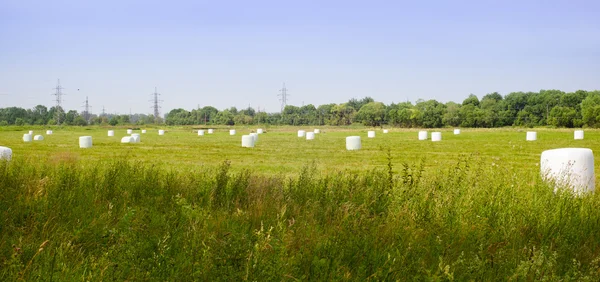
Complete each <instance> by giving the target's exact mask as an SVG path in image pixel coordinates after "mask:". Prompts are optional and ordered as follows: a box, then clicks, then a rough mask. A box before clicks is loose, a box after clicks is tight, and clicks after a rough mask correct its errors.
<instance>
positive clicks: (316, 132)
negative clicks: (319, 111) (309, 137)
mask: <svg viewBox="0 0 600 282" xmlns="http://www.w3.org/2000/svg"><path fill="white" fill-rule="evenodd" d="M313 132H314V133H315V134H319V133H321V130H320V129H318V128H316V129H315V130H313Z"/></svg>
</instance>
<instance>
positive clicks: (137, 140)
mask: <svg viewBox="0 0 600 282" xmlns="http://www.w3.org/2000/svg"><path fill="white" fill-rule="evenodd" d="M131 139H132V143H140V141H142V138H141V136H140V134H139V133H132V134H131Z"/></svg>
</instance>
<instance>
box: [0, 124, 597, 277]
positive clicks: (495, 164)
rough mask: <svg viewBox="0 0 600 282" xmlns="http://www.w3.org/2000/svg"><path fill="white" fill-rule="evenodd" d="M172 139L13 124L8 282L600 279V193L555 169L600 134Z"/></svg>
mask: <svg viewBox="0 0 600 282" xmlns="http://www.w3.org/2000/svg"><path fill="white" fill-rule="evenodd" d="M30 129H31V130H34V134H41V135H44V137H45V140H44V141H33V142H30V143H25V142H23V141H22V135H23V133H25V132H27V131H26V130H30ZM109 129H113V130H115V136H114V137H108V136H107V130H109ZM164 129H165V130H167V132H166V133H165V135H164V136H159V135H158V128H147V130H148V131H147V133H146V134H142V135H141V143H135V144H121V143H120V140H121V137H123V136H126V135H127V134H126V128H100V127H91V128H80V127H69V128H52V130H53V131H54V134H52V135H49V136H46V135H45V134H44V133H45V131H46V128H36V127H32V128H15V127H7V128H0V146H7V147H10V148H12V150H13V159H12V160H11V161H10V162H6V161H1V162H0V281H17V280H25V281H29V280H33V281H453V280H456V281H497V280H508V281H600V240H599V238H600V212H599V211H600V196H599V195H598V193H588V194H585V195H581V196H577V195H573V194H572V193H570V192H569V191H568V190H559V191H558V192H556V193H555V192H554V189H553V185H552V184H549V183H546V182H544V181H542V180H541V177H540V171H539V161H540V160H539V158H540V154H541V152H542V151H543V150H547V149H553V148H562V147H584V148H591V149H592V150H593V151H594V153H595V155H596V156H595V158H596V160H598V155H597V154H598V151H600V146H598V145H599V141H598V140H600V131H597V130H586V131H585V139H584V140H573V130H567V129H535V131H537V133H538V136H537V137H538V140H537V141H533V142H528V141H525V136H526V131H527V130H525V129H513V128H507V129H489V130H484V129H462V132H461V134H460V135H454V134H453V132H452V129H442V130H440V131H442V141H441V142H431V141H430V140H428V141H418V140H417V139H418V138H417V132H418V131H419V130H417V129H390V132H389V133H388V134H383V132H382V131H381V130H380V129H378V130H376V131H377V136H376V138H373V139H370V138H367V131H368V130H370V129H369V128H363V127H349V128H329V127H321V128H320V129H321V132H322V133H320V134H317V136H316V137H315V140H306V139H305V138H298V137H297V130H298V129H304V130H312V129H313V128H297V127H275V128H266V130H267V133H265V134H262V135H260V136H259V141H258V143H257V144H256V147H255V148H242V147H241V135H242V134H246V133H249V132H250V131H252V130H255V129H256V128H242V127H235V128H234V129H236V130H237V135H235V136H230V135H229V129H230V128H225V127H221V128H216V131H215V133H214V134H211V135H209V134H207V135H205V136H198V135H197V132H196V129H197V128H196V129H194V128H192V127H165V128H164ZM134 132H138V133H139V132H140V131H139V130H135V131H134ZM429 132H432V130H429ZM88 135H89V136H92V137H93V144H94V145H93V147H92V148H88V149H80V148H79V144H78V143H79V140H78V137H79V136H88ZM350 135H358V136H361V137H362V150H359V151H346V149H345V137H346V136H350ZM595 170H596V174H598V166H596V167H595Z"/></svg>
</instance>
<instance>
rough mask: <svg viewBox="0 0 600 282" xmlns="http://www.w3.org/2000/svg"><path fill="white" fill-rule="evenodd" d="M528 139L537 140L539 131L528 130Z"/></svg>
mask: <svg viewBox="0 0 600 282" xmlns="http://www.w3.org/2000/svg"><path fill="white" fill-rule="evenodd" d="M525 140H527V141H535V140H537V132H535V131H527V137H526V139H525Z"/></svg>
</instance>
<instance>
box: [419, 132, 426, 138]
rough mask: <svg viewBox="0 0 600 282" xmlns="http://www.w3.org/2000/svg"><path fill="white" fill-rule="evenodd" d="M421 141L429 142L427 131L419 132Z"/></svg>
mask: <svg viewBox="0 0 600 282" xmlns="http://www.w3.org/2000/svg"><path fill="white" fill-rule="evenodd" d="M419 140H427V131H424V130H422V131H419Z"/></svg>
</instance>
